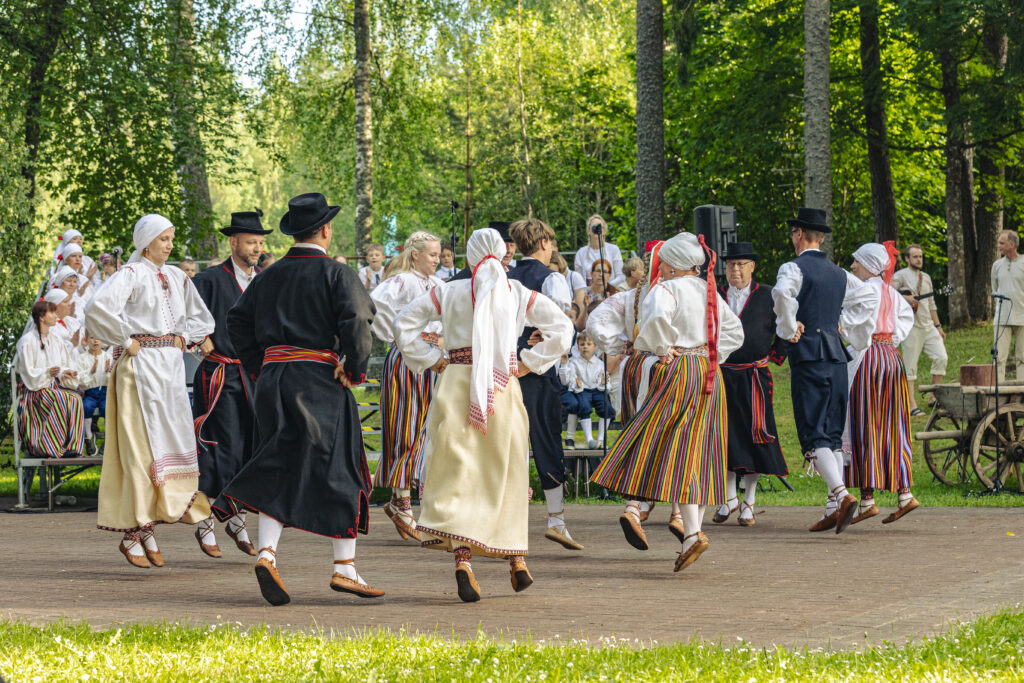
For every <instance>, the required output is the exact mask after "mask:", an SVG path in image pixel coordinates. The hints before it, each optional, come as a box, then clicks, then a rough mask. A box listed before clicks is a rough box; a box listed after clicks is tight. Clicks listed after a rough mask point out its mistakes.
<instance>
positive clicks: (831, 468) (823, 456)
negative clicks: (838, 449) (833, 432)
mask: <svg viewBox="0 0 1024 683" xmlns="http://www.w3.org/2000/svg"><path fill="white" fill-rule="evenodd" d="M814 456H815V459H814V469H816V470H817V471H818V474H820V475H821V478H822V479H823V480H824V481H825V485H826V486H827V487H828V490H829V491H830V492H833V491H834V492H835V494H836V499H837V500H838V499H840V498H842V497H843V496H845V495H846V485H845V484H844V483H843V472H842V470H841V469H840V468H839V465H838V464H836V456H835V453H833V452H832V449H831V448H815V449H814Z"/></svg>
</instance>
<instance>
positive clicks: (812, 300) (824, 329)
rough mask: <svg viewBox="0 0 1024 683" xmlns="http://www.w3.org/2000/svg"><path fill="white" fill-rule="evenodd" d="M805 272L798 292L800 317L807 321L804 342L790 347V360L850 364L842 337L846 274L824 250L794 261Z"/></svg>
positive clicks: (797, 314)
mask: <svg viewBox="0 0 1024 683" xmlns="http://www.w3.org/2000/svg"><path fill="white" fill-rule="evenodd" d="M793 263H795V264H796V265H797V267H798V268H800V272H801V273H802V274H803V285H802V286H801V287H800V292H799V293H798V294H797V295H796V300H797V303H799V305H800V307H799V308H798V309H797V313H796V319H797V321H798V322H802V323H803V324H804V333H803V335H802V336H801V337H800V341H798V342H797V343H796V344H793V345H791V346H790V347H789V362H790V363H807V362H813V361H826V362H832V363H846V362H847V361H849V360H850V355H849V353H848V352H847V351H846V347H845V346H843V342H842V340H841V339H840V337H839V315H840V313H842V310H843V299H844V298H845V297H846V273H845V272H844V271H843V269H842V268H840V267H839V266H837V265H835V264H834V263H832V262H831V261H829V260H828V258H827V257H826V256H825V253H824V252H821V251H805V252H803V253H802V254H800V255H799V256H798V257H796V259H795V260H794V261H793Z"/></svg>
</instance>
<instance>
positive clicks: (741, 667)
mask: <svg viewBox="0 0 1024 683" xmlns="http://www.w3.org/2000/svg"><path fill="white" fill-rule="evenodd" d="M0 642H3V643H4V647H3V648H2V650H0V672H2V673H3V675H4V676H6V677H9V679H10V680H16V681H22V680H24V681H27V680H33V681H71V680H76V681H84V680H160V681H192V680H232V681H234V680H303V681H319V680H337V681H342V680H345V681H459V682H460V683H461V682H462V681H511V680H516V681H589V680H594V681H604V680H609V681H629V682H631V683H633V682H636V681H691V680H700V681H730V682H731V681H763V680H815V681H879V680H908V681H919V680H941V681H946V680H957V681H1010V680H1020V678H1021V677H1022V676H1024V666H1022V662H1024V615H1022V613H1021V612H1020V611H1012V612H1011V611H1006V612H1001V613H999V614H997V615H994V616H991V617H984V618H981V619H978V620H977V621H974V622H970V623H967V624H962V625H958V626H956V627H954V628H953V629H952V631H951V632H950V633H948V634H946V635H943V636H939V637H937V638H934V639H924V640H923V641H922V642H920V643H917V644H911V645H906V646H903V647H897V646H895V645H891V644H885V645H882V646H878V647H870V648H865V649H864V650H863V651H860V652H854V651H849V652H824V651H820V650H815V651H807V650H802V651H801V650H798V651H788V650H785V649H781V648H778V649H759V648H755V647H752V646H749V645H748V644H746V643H742V642H737V643H731V644H729V647H722V646H720V645H715V644H705V643H700V642H690V643H684V644H678V645H671V646H660V645H657V644H655V643H639V642H636V641H624V640H616V639H615V638H603V639H601V641H600V642H596V643H585V642H573V643H570V644H567V645H562V646H556V645H547V644H544V643H542V642H532V641H530V640H528V639H519V640H504V639H501V640H492V639H488V638H486V637H483V636H480V637H478V638H476V639H474V640H469V641H462V642H460V641H459V640H457V639H441V638H433V637H426V636H405V635H403V634H398V635H395V634H386V633H376V632H371V633H363V634H336V633H333V632H330V633H325V632H320V631H313V632H311V633H289V632H281V631H276V630H271V629H269V628H266V627H260V628H255V629H249V630H246V629H242V628H241V627H238V626H235V625H228V624H224V625H218V626H210V627H206V628H190V627H185V626H179V625H174V626H159V625H154V626H132V627H130V628H124V629H120V628H119V629H113V630H102V631H94V630H92V629H91V628H90V627H89V626H88V625H83V624H80V625H68V624H57V625H53V626H48V627H45V628H34V627H31V626H26V625H23V624H20V623H12V622H0Z"/></svg>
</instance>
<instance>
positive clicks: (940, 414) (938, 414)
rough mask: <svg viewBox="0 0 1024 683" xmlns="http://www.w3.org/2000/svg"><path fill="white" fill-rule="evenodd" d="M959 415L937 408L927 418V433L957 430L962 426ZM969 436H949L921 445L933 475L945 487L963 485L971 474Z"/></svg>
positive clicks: (963, 423) (962, 421)
mask: <svg viewBox="0 0 1024 683" xmlns="http://www.w3.org/2000/svg"><path fill="white" fill-rule="evenodd" d="M965 426H966V425H965V422H964V420H962V419H961V418H958V417H954V416H953V415H950V414H949V413H947V412H946V411H945V410H942V409H938V408H937V409H936V410H934V411H932V414H931V415H930V416H929V417H928V424H927V426H925V431H927V432H939V431H943V432H945V431H960V430H963V429H964V428H965ZM968 440H969V436H964V437H960V438H948V439H928V440H926V441H925V442H924V444H923V449H924V461H925V462H926V463H928V469H930V470H931V471H932V474H934V475H935V478H936V479H938V480H939V481H941V482H942V483H943V484H946V485H948V486H955V485H956V484H963V483H964V482H966V481H967V477H968V476H970V472H971V470H970V464H969V463H970V457H969V451H968V446H969V443H968Z"/></svg>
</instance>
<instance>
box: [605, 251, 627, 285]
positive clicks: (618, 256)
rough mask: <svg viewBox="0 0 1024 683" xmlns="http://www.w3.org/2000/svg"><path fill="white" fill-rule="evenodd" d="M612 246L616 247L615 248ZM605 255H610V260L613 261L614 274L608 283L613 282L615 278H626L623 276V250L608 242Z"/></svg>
mask: <svg viewBox="0 0 1024 683" xmlns="http://www.w3.org/2000/svg"><path fill="white" fill-rule="evenodd" d="M611 247H614V249H613V248H611ZM605 256H608V257H609V259H608V260H609V261H611V262H612V274H611V279H610V280H609V281H608V284H613V283H614V281H615V280H618V279H620V278H621V279H625V278H623V276H622V250H621V249H619V248H618V247H617V246H615V245H614V244H606V245H605Z"/></svg>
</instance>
